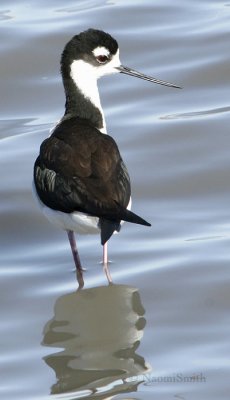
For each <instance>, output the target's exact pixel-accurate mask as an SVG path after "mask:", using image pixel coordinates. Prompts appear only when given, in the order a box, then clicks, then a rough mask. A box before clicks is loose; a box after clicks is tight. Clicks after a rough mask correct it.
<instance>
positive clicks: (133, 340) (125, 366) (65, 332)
mask: <svg viewBox="0 0 230 400" xmlns="http://www.w3.org/2000/svg"><path fill="white" fill-rule="evenodd" d="M144 313H145V311H144V308H143V306H142V304H141V301H140V295H139V292H138V290H137V289H135V288H132V287H130V286H124V285H109V286H105V287H97V288H92V289H85V290H80V291H77V292H74V293H70V294H67V295H64V296H62V297H60V298H59V299H58V300H57V302H56V304H55V315H54V317H53V319H52V320H51V321H49V322H48V323H47V324H46V326H45V329H44V339H43V345H45V346H50V347H56V348H61V349H63V350H61V351H60V352H56V353H53V354H51V355H49V356H46V357H45V362H46V363H47V364H48V365H49V366H50V367H51V368H52V369H53V370H54V371H55V373H56V378H57V381H56V383H55V384H54V385H53V386H52V388H51V393H52V394H60V393H66V392H75V394H76V397H77V398H79V395H80V394H81V393H82V394H83V393H84V395H86V396H87V393H88V395H89V398H90V399H92V398H94V395H95V398H97V399H106V398H108V396H109V397H110V398H111V396H113V395H115V394H118V393H124V392H130V391H135V390H136V389H137V386H138V384H139V380H138V378H137V379H135V377H138V376H140V375H143V374H145V373H146V372H147V371H148V370H149V367H147V366H146V364H145V360H144V358H143V357H141V356H140V355H138V354H136V351H137V348H138V346H139V344H140V340H141V337H142V336H143V330H144V327H145V323H146V321H145V319H144V317H143V315H144ZM127 378H130V379H127ZM87 397H88V396H87ZM71 398H73V397H71Z"/></svg>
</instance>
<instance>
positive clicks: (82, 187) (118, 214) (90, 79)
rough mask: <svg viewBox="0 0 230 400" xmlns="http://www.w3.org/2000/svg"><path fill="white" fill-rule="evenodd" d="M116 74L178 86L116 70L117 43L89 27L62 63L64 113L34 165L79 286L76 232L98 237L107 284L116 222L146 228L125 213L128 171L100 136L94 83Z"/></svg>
mask: <svg viewBox="0 0 230 400" xmlns="http://www.w3.org/2000/svg"><path fill="white" fill-rule="evenodd" d="M118 72H120V73H123V74H127V75H131V76H135V77H137V78H141V79H145V80H148V81H150V82H154V83H158V84H161V85H165V86H170V87H178V86H176V85H173V84H171V83H169V82H165V81H161V80H159V79H155V78H153V77H150V76H147V75H143V74H141V73H140V72H137V71H134V70H133V69H130V68H127V67H124V66H123V65H121V63H120V59H119V48H118V44H117V42H116V40H115V39H113V38H112V37H111V36H110V35H109V34H107V33H105V32H103V31H99V30H94V29H89V30H87V31H85V32H82V33H80V34H79V35H76V36H74V37H73V38H72V39H71V40H70V41H69V42H68V43H67V45H66V46H65V48H64V51H63V53H62V57H61V73H62V79H63V84H64V88H65V94H66V104H65V114H64V116H63V118H62V119H61V121H60V122H59V123H58V124H57V126H56V127H55V129H54V130H53V132H52V134H51V136H50V137H49V138H48V139H46V140H45V141H44V142H43V143H42V145H41V148H40V154H39V156H38V158H37V160H36V162H35V165H34V192H35V195H36V197H37V199H38V202H39V205H40V206H41V208H42V211H43V212H44V214H45V216H46V217H47V218H48V219H49V220H50V221H51V222H52V223H54V224H55V225H56V226H58V227H60V228H62V229H64V230H66V231H67V233H68V237H69V242H70V246H71V249H72V253H73V258H74V262H75V265H76V270H77V276H78V278H79V279H80V280H81V281H82V282H83V279H82V266H81V262H80V258H79V254H78V251H77V246H76V242H75V237H74V232H79V233H98V232H100V233H101V244H102V245H103V264H104V268H105V272H106V276H107V278H108V280H109V282H111V277H110V274H109V270H108V267H107V264H108V256H107V241H108V240H109V238H110V237H111V235H112V234H113V233H114V232H115V231H117V232H118V231H119V230H120V227H121V222H122V221H128V222H133V223H136V224H141V225H146V226H150V224H149V223H148V222H146V221H145V220H144V219H142V218H141V217H139V216H138V215H136V214H134V213H133V212H131V211H130V208H131V190H130V179H129V175H128V171H127V169H126V166H125V164H124V162H123V160H122V158H121V155H120V152H119V150H118V147H117V145H116V143H115V141H114V139H113V138H112V137H111V136H109V135H106V133H107V132H106V125H105V119H104V114H103V110H102V108H101V103H100V98H99V93H98V87H97V80H98V78H100V77H101V76H104V75H107V74H114V73H118Z"/></svg>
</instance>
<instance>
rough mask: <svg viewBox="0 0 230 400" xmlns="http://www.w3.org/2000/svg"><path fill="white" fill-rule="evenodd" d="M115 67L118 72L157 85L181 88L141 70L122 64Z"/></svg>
mask: <svg viewBox="0 0 230 400" xmlns="http://www.w3.org/2000/svg"><path fill="white" fill-rule="evenodd" d="M116 69H117V70H118V71H119V72H121V73H122V74H126V75H131V76H135V77H136V78H140V79H144V80H146V81H149V82H153V83H158V85H164V86H169V87H173V88H176V89H182V88H181V87H180V86H177V85H174V84H173V83H170V82H166V81H162V80H160V79H157V78H153V77H152V76H148V75H144V74H142V73H141V72H138V71H135V70H134V69H131V68H129V67H124V65H120V66H119V67H116Z"/></svg>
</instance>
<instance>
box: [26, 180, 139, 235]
mask: <svg viewBox="0 0 230 400" xmlns="http://www.w3.org/2000/svg"><path fill="white" fill-rule="evenodd" d="M32 193H33V197H34V199H35V201H36V203H37V204H38V206H39V208H40V209H41V211H42V212H43V214H44V215H45V216H46V218H47V219H48V220H49V221H50V222H51V223H52V224H53V225H55V226H56V227H57V228H60V229H64V230H65V231H74V232H77V233H81V234H95V233H100V228H99V227H98V222H99V218H98V217H92V216H91V215H87V214H84V213H81V212H78V211H74V212H72V213H65V212H62V211H57V210H53V209H52V208H49V207H47V206H46V205H45V204H44V203H43V202H42V201H41V200H40V198H39V197H38V195H37V191H36V188H35V185H34V182H33V184H32ZM131 203H132V201H131V197H130V200H129V204H128V207H127V208H128V210H130V209H131ZM123 223H124V221H121V224H123Z"/></svg>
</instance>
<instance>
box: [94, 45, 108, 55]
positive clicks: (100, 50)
mask: <svg viewBox="0 0 230 400" xmlns="http://www.w3.org/2000/svg"><path fill="white" fill-rule="evenodd" d="M93 54H94V56H95V57H98V56H106V57H108V56H109V55H110V52H109V50H108V49H107V48H106V47H104V46H98V47H96V48H95V49H94V50H93Z"/></svg>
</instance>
